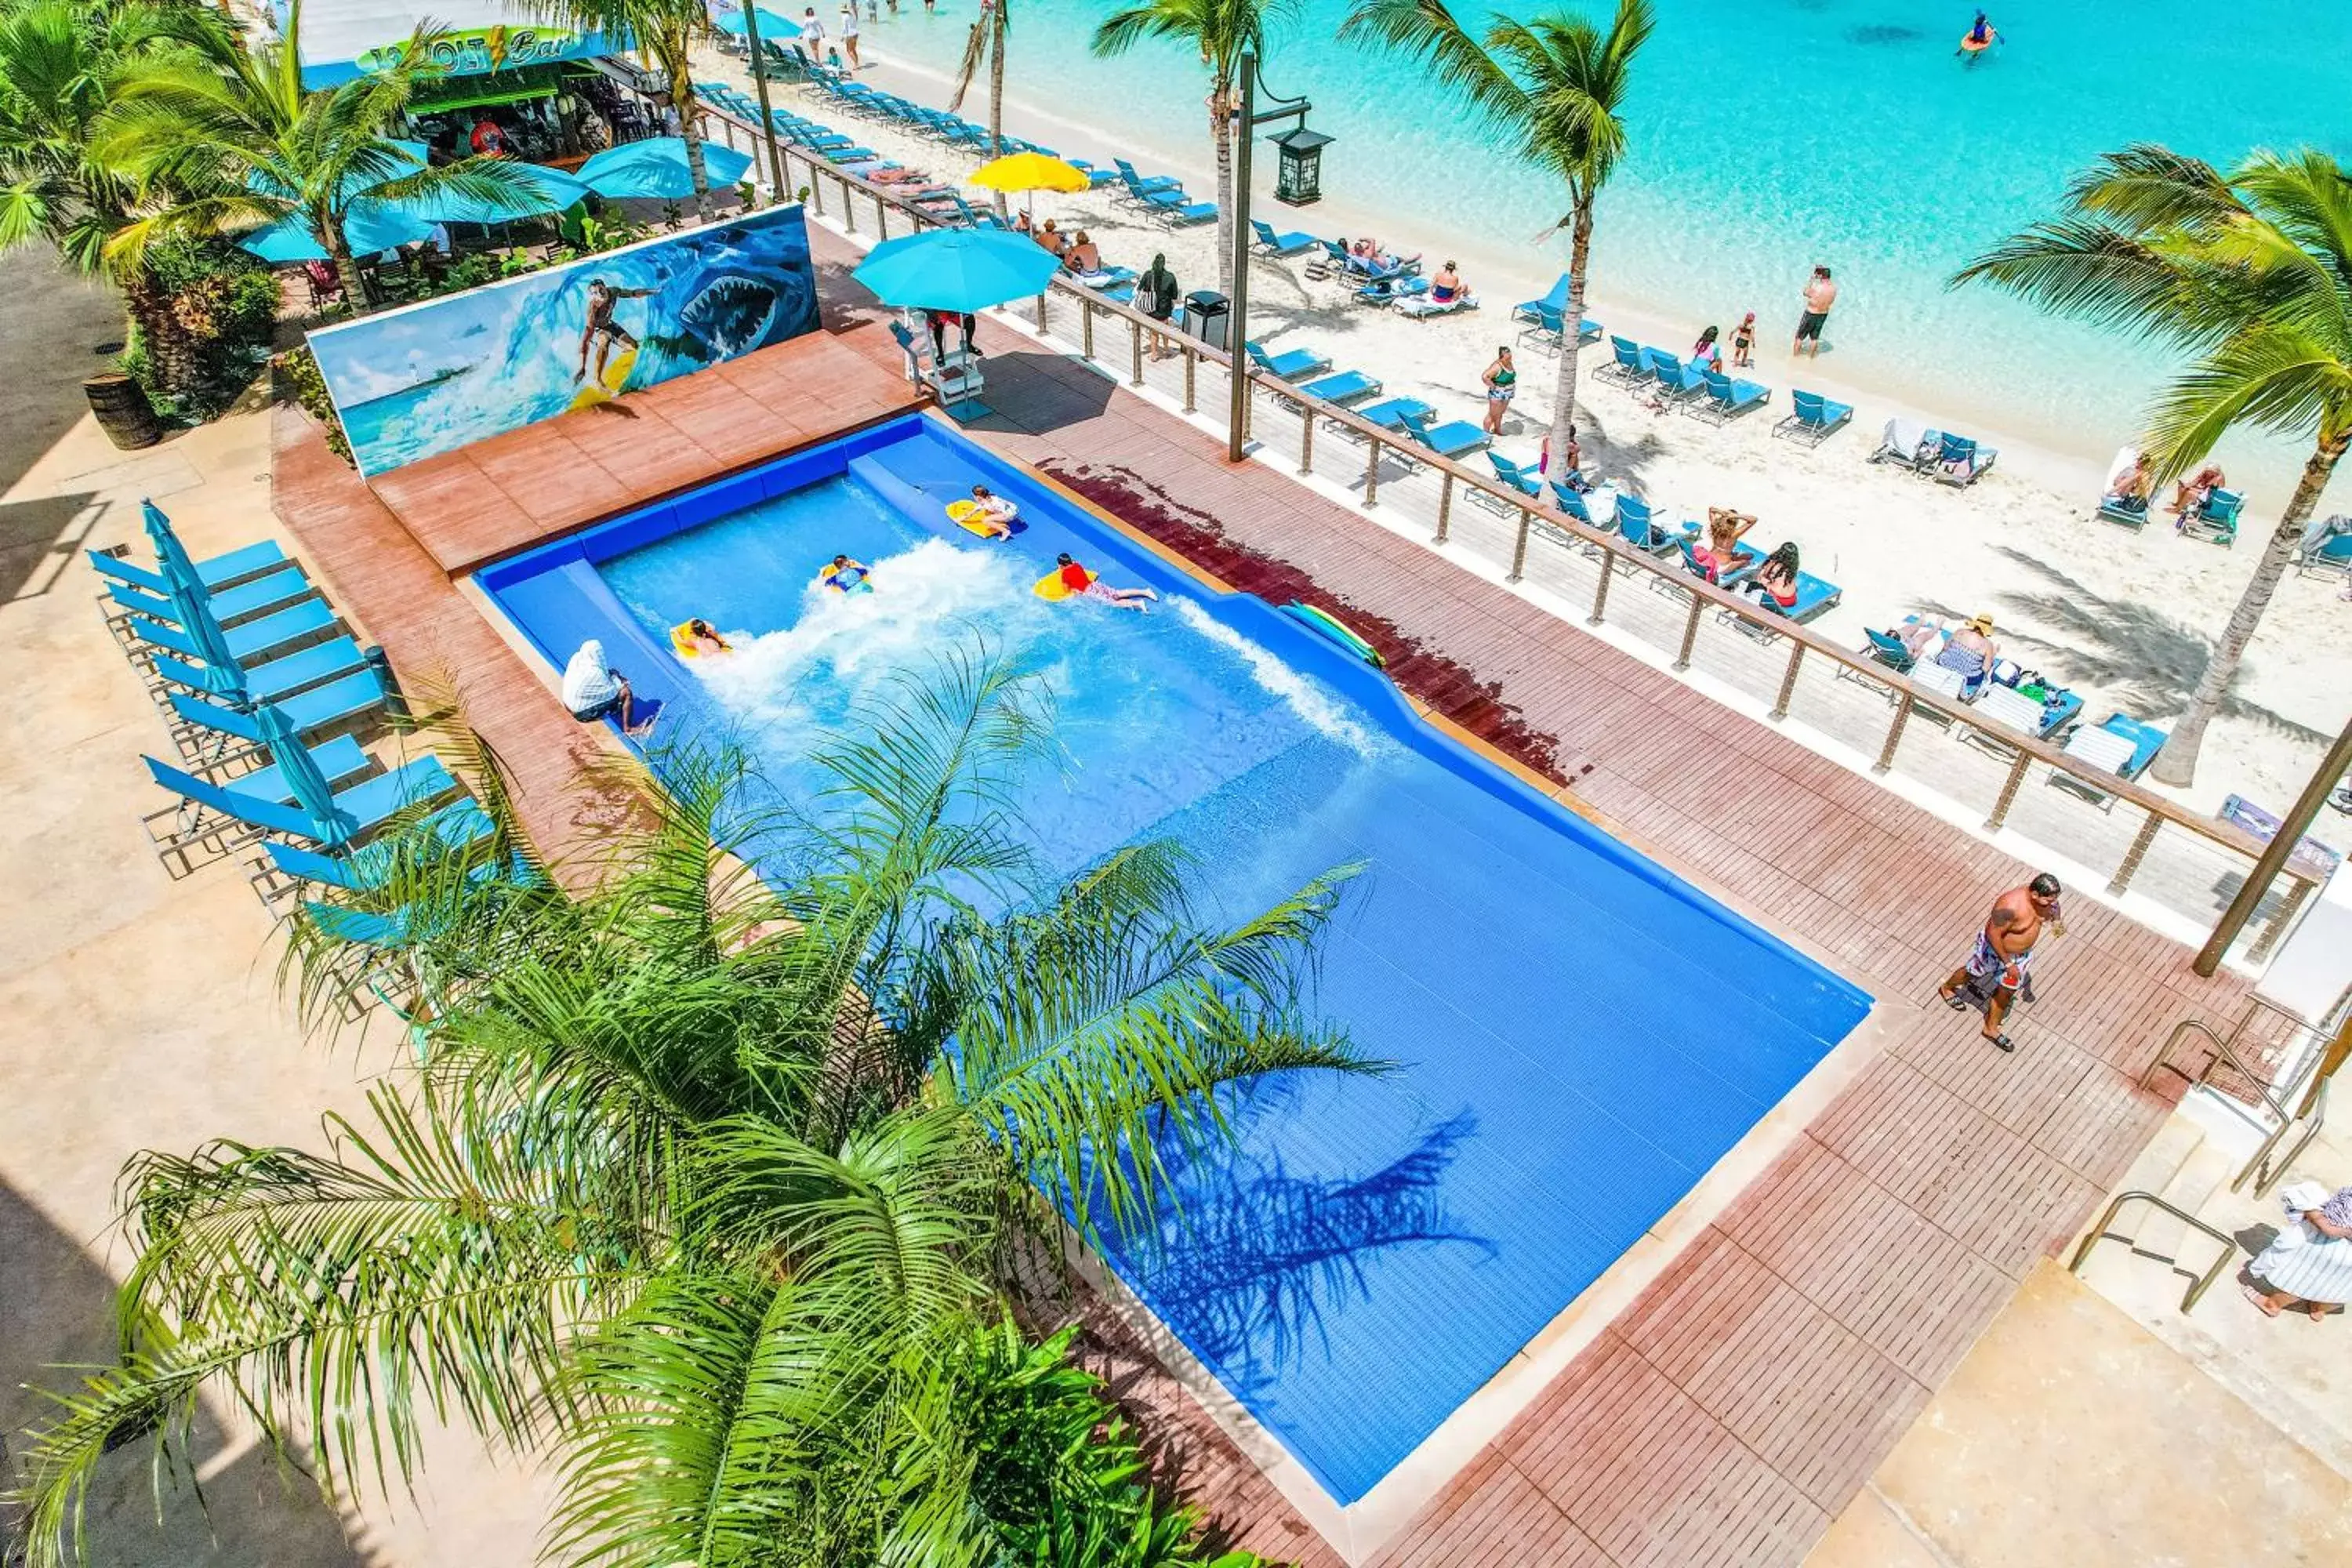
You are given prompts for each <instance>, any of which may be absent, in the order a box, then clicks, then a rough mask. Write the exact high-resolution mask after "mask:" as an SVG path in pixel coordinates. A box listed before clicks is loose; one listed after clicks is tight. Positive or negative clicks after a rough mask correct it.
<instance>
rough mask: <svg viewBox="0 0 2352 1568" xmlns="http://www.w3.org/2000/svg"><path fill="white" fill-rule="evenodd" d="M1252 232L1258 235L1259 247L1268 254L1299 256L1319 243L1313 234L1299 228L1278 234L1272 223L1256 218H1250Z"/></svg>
mask: <svg viewBox="0 0 2352 1568" xmlns="http://www.w3.org/2000/svg"><path fill="white" fill-rule="evenodd" d="M1250 232H1251V233H1253V234H1255V235H1256V236H1257V247H1258V249H1259V250H1260V251H1261V252H1263V253H1264V254H1265V255H1267V256H1297V255H1298V254H1300V253H1301V252H1303V251H1308V250H1312V249H1314V248H1315V247H1316V246H1317V245H1318V243H1319V241H1318V240H1317V239H1316V237H1314V236H1313V235H1311V234H1307V233H1306V232H1304V231H1303V230H1299V229H1291V230H1289V231H1288V232H1287V233H1284V234H1276V233H1275V232H1274V226H1273V225H1272V224H1270V223H1263V222H1260V221H1259V220H1258V219H1256V218H1252V219H1250Z"/></svg>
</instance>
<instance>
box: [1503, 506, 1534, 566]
mask: <svg viewBox="0 0 2352 1568" xmlns="http://www.w3.org/2000/svg"><path fill="white" fill-rule="evenodd" d="M1535 526H1536V514H1535V513H1533V512H1531V511H1529V510H1528V509H1527V508H1525V507H1521V508H1519V536H1518V537H1517V539H1515V540H1513V541H1511V572H1510V575H1508V576H1507V577H1505V578H1504V579H1503V581H1504V582H1506V583H1516V582H1517V581H1518V580H1519V579H1520V578H1521V577H1523V576H1525V575H1526V574H1527V570H1528V534H1530V533H1532V532H1534V531H1535Z"/></svg>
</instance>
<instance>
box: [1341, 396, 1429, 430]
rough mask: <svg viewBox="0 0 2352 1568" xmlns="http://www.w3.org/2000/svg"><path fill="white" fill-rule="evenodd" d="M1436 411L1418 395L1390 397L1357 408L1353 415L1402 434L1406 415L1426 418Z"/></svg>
mask: <svg viewBox="0 0 2352 1568" xmlns="http://www.w3.org/2000/svg"><path fill="white" fill-rule="evenodd" d="M1436 412H1437V410H1435V409H1434V408H1432V407H1431V406H1430V405H1428V404H1426V403H1423V401H1422V400H1421V399H1420V398H1418V397H1391V398H1389V399H1388V400H1387V401H1385V402H1382V403H1375V404H1373V405H1370V407H1367V408H1359V409H1357V410H1355V415H1356V417H1357V418H1359V419H1365V420H1369V421H1370V422H1371V423H1372V424H1374V425H1377V426H1380V427H1381V429H1383V430H1393V431H1395V432H1397V433H1398V434H1399V435H1402V434H1403V433H1404V422H1405V420H1406V419H1407V417H1412V418H1416V419H1427V418H1428V417H1429V416H1431V415H1433V414H1434V413H1436Z"/></svg>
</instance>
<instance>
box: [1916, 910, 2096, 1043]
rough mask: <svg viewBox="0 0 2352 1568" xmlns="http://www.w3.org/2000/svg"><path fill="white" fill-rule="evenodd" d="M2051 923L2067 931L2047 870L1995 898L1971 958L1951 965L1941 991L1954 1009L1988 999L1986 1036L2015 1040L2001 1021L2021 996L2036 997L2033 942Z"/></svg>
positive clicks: (2053, 931)
mask: <svg viewBox="0 0 2352 1568" xmlns="http://www.w3.org/2000/svg"><path fill="white" fill-rule="evenodd" d="M2045 924H2046V925H2047V926H2048V927H2049V930H2050V934H2051V935H2053V936H2063V935H2065V934H2066V922H2065V919H2064V917H2063V916H2062V915H2061V914H2060V913H2059V910H2058V879H2057V878H2055V877H2053V876H2052V875H2051V874H2050V873H2049V872H2047V871H2044V872H2042V874H2041V875H2040V876H2038V877H2036V878H2034V879H2033V880H2032V881H2031V882H2028V883H2027V884H2025V886H2023V887H2022V888H2011V889H2010V890H2009V891H2008V892H2006V893H2003V894H2002V895H2001V896H2000V898H1998V899H1996V900H1993V906H1992V914H1991V915H1990V917H1989V918H1988V919H1987V920H1986V921H1985V924H1984V930H1982V931H1979V932H1977V945H1976V949H1975V951H1974V952H1970V953H1969V961H1968V963H1965V964H1962V965H1961V966H1960V967H1959V968H1958V969H1955V970H1953V971H1952V973H1951V974H1950V975H1949V976H1948V978H1947V979H1946V980H1945V982H1944V984H1942V986H1941V987H1939V988H1938V989H1937V995H1939V996H1941V997H1942V998H1943V999H1944V1005H1945V1006H1947V1007H1949V1008H1951V1009H1952V1010H1953V1011H1954V1012H1956V1013H1957V1012H1958V1011H1959V1010H1960V1009H1962V1008H1964V1007H1966V1006H1967V1005H1969V998H1970V997H1974V998H1976V999H1977V1000H1979V1001H1980V1002H1982V1003H1983V1004H1984V1010H1985V1019H1984V1028H1983V1030H1982V1033H1983V1035H1984V1037H1985V1038H1986V1039H1988V1040H1990V1041H1991V1042H1992V1043H1993V1044H1994V1045H1996V1046H1998V1047H2000V1048H2001V1049H2002V1050H2004V1051H2013V1050H2015V1049H2016V1048H2017V1045H2016V1042H2014V1041H2012V1040H2011V1038H2010V1037H2008V1036H2007V1035H2005V1034H2003V1033H2001V1029H2000V1021H2001V1019H2002V1018H2003V1017H2005V1016H2007V1015H2008V1013H2009V1008H2010V1004H2011V1003H2012V1002H2015V1001H2016V1000H2017V999H2018V998H2019V997H2020V996H2022V997H2023V998H2024V999H2025V1000H2026V1001H2028V1002H2031V1001H2032V1000H2033V983H2032V979H2031V978H2030V977H2029V976H2028V975H2027V973H2026V966H2027V965H2028V964H2030V963H2032V962H2033V945H2034V943H2035V942H2039V941H2041V940H2042V927H2043V926H2044V925H2045Z"/></svg>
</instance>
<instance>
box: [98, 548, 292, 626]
mask: <svg viewBox="0 0 2352 1568" xmlns="http://www.w3.org/2000/svg"><path fill="white" fill-rule="evenodd" d="M315 591H316V590H314V589H313V588H312V587H311V586H310V579H309V578H308V577H305V576H304V575H302V568H301V567H299V566H298V565H296V564H294V563H292V562H290V561H289V562H288V563H286V564H285V565H283V566H280V567H278V569H277V570H276V571H274V572H265V573H263V574H261V575H260V576H258V577H248V578H247V579H246V580H245V581H244V582H242V583H239V584H237V585H236V587H234V588H223V589H221V590H219V591H218V592H217V593H207V594H206V595H205V609H207V610H209V611H210V612H212V617H213V619H214V620H215V621H218V622H219V623H220V624H221V625H222V626H235V625H236V624H237V623H238V622H239V621H245V620H250V619H252V618H253V617H254V616H266V615H268V614H269V613H270V612H271V611H273V610H282V609H284V608H285V607H286V606H287V605H292V604H296V603H299V601H301V600H303V599H307V598H309V597H310V595H311V594H312V593H313V592H315ZM106 593H107V597H108V598H110V599H111V600H113V601H114V604H115V606H116V608H115V610H114V611H113V612H110V617H109V618H110V619H112V618H119V617H120V616H123V615H140V616H146V617H148V618H149V619H150V620H157V621H170V622H173V624H175V625H176V624H177V622H178V619H179V613H180V612H179V606H178V605H174V604H173V603H172V601H171V599H170V597H169V596H168V595H165V596H160V597H159V596H158V595H153V594H150V593H148V592H147V591H146V590H145V589H143V588H134V587H132V586H131V584H128V583H115V584H112V585H111V586H110V587H109V588H108V589H107V591H106Z"/></svg>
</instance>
